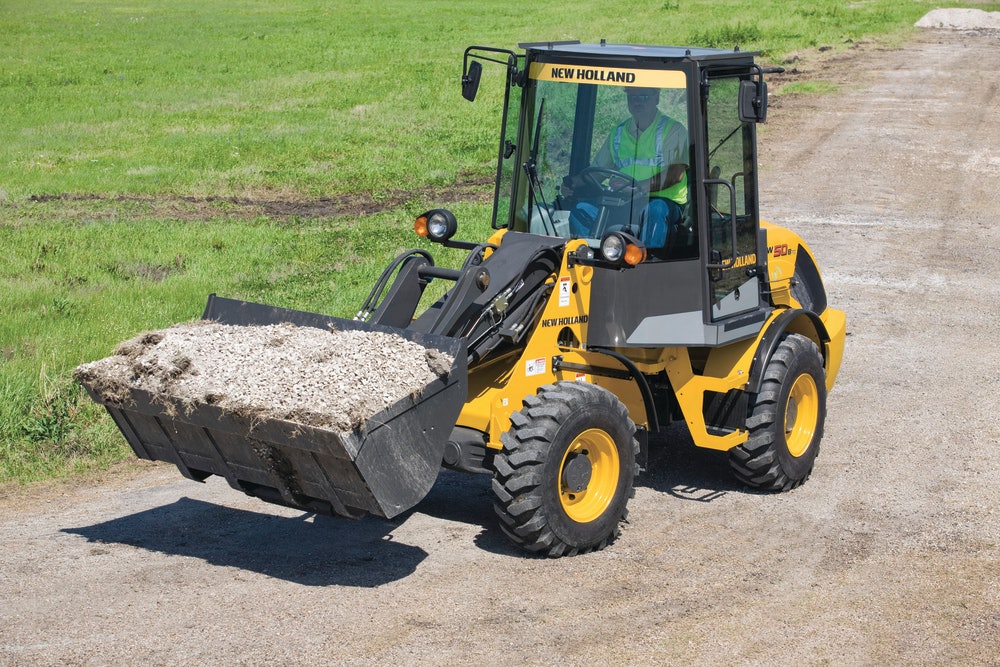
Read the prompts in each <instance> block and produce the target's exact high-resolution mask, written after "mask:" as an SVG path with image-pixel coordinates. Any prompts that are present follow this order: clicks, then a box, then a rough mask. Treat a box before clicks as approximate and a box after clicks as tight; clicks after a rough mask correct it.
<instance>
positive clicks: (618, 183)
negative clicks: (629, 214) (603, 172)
mask: <svg viewBox="0 0 1000 667" xmlns="http://www.w3.org/2000/svg"><path fill="white" fill-rule="evenodd" d="M629 185H632V181H630V180H629V179H627V178H622V177H621V176H612V177H611V178H609V179H608V187H609V188H611V189H612V190H621V189H622V188H625V187H628V186H629Z"/></svg>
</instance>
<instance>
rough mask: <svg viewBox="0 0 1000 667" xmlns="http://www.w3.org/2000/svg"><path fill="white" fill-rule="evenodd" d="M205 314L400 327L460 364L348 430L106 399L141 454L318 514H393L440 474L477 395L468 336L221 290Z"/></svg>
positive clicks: (235, 320)
mask: <svg viewBox="0 0 1000 667" xmlns="http://www.w3.org/2000/svg"><path fill="white" fill-rule="evenodd" d="M203 319H206V320H213V321H217V322H219V323H222V324H229V325H238V326H252V325H268V324H279V323H291V324H296V325H299V326H311V327H317V328H321V329H326V328H328V327H331V326H332V327H334V328H336V329H339V330H369V331H382V332H385V333H393V334H396V335H399V336H402V337H403V338H405V339H407V340H410V341H413V342H415V343H418V344H420V345H422V346H424V347H427V348H435V349H437V350H440V351H442V352H445V353H447V354H448V355H449V356H451V357H453V358H454V363H453V364H452V367H451V369H450V370H449V371H448V372H447V373H446V374H444V375H442V376H440V377H439V378H438V379H436V380H434V381H433V382H431V383H430V384H428V385H427V386H426V387H424V388H423V390H422V391H420V392H416V393H414V394H411V395H409V396H406V397H405V398H403V399H402V400H399V401H397V402H396V403H394V404H392V405H391V406H390V407H388V408H387V409H385V410H383V411H381V412H379V413H378V414H375V415H373V416H372V417H370V418H369V419H367V420H365V421H364V422H363V423H361V424H360V425H359V426H358V427H357V428H354V429H353V430H349V431H338V430H335V429H330V428H320V427H314V426H309V425H305V424H302V423H297V422H292V421H284V420H279V419H265V420H260V419H259V418H253V417H248V416H241V415H239V414H234V413H233V412H231V411H230V412H227V411H224V410H222V409H220V408H218V407H216V406H213V405H210V404H199V405H197V406H195V407H193V408H192V409H191V410H182V411H177V410H165V409H164V405H163V403H162V401H158V400H156V397H154V396H153V395H151V394H149V393H147V392H144V391H142V390H139V389H134V390H132V392H131V397H130V400H128V401H108V400H105V399H104V398H102V396H101V395H100V394H99V393H98V392H96V391H95V390H94V389H93V388H92V387H91V386H88V385H87V383H86V382H85V381H83V380H81V382H83V384H84V386H85V387H86V388H87V391H88V393H90V395H91V397H92V398H93V399H94V400H95V401H96V402H98V403H101V404H103V405H104V406H105V407H106V408H107V410H108V412H109V413H110V414H111V417H112V418H113V419H114V421H115V423H116V424H117V425H118V428H119V429H120V430H121V432H122V434H123V435H124V436H125V438H126V440H128V443H129V445H130V446H131V447H132V449H133V450H134V451H135V453H136V455H137V456H139V457H140V458H144V459H150V460H157V461H166V462H169V463H173V464H175V465H176V466H177V468H178V469H179V470H180V471H181V473H182V474H183V475H184V476H185V477H188V478H190V479H193V480H197V481H203V480H204V479H206V478H207V477H209V476H210V475H220V476H222V477H224V478H225V479H226V480H227V481H228V482H229V484H230V485H231V486H232V487H233V488H235V489H238V490H240V491H243V492H245V493H247V494H249V495H251V496H255V497H258V498H261V499H263V500H266V501H268V502H273V503H277V504H280V505H287V506H291V507H297V508H301V509H304V510H307V511H311V512H318V513H323V514H336V515H342V516H348V517H359V516H362V515H364V514H365V513H366V512H370V513H372V514H375V515H378V516H382V517H386V518H392V517H394V516H396V515H398V514H400V513H402V512H404V511H406V510H408V509H410V508H411V507H413V506H414V505H416V504H417V503H418V502H420V500H421V499H423V497H424V496H425V495H426V494H427V493H428V492H429V491H430V489H431V487H432V486H433V485H434V481H435V480H436V479H437V476H438V472H439V471H440V466H441V461H442V457H443V454H444V449H445V445H446V443H447V440H448V437H449V435H450V434H451V431H452V428H453V427H454V425H455V420H456V419H458V414H459V412H460V411H461V409H462V406H463V404H464V403H465V400H466V393H467V391H468V389H467V385H468V377H467V359H466V354H467V353H466V349H465V347H466V346H465V341H463V340H459V339H456V338H449V337H446V336H434V335H428V334H422V333H419V332H413V331H409V330H406V329H395V328H389V327H382V326H377V325H371V324H366V323H363V322H356V321H352V320H344V319H339V318H335V317H329V316H325V315H318V314H314V313H306V312H301V311H294V310H287V309H283V308H275V307H272V306H265V305H261V304H256V303H249V302H245V301H235V300H231V299H223V298H219V297H216V296H215V295H212V296H210V297H209V300H208V304H207V305H206V307H205V313H204V315H203Z"/></svg>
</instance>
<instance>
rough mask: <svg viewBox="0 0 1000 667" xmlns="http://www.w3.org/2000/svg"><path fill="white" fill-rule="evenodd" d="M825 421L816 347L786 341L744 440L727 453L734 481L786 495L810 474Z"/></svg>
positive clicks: (771, 364) (767, 374)
mask: <svg viewBox="0 0 1000 667" xmlns="http://www.w3.org/2000/svg"><path fill="white" fill-rule="evenodd" d="M825 420H826V372H825V371H824V369H823V357H822V356H820V353H819V350H818V349H817V348H816V345H815V343H813V342H812V341H811V340H809V339H808V338H806V337H805V336H801V335H799V334H790V335H788V336H787V337H786V338H785V339H784V340H783V341H781V343H780V344H779V345H778V348H777V349H776V350H775V351H774V354H773V355H772V357H771V359H770V361H768V363H767V368H765V370H764V381H763V383H762V384H761V389H760V393H758V394H757V398H756V400H755V401H754V404H753V406H752V407H751V408H750V414H749V416H748V417H747V422H746V424H747V428H748V429H749V430H750V437H749V439H748V440H747V441H746V442H745V443H743V444H742V445H739V446H737V447H734V448H733V449H731V450H730V451H729V463H730V466H731V467H732V470H733V473H734V474H735V475H736V477H737V478H738V479H739V480H740V481H742V482H744V483H746V484H749V485H750V486H754V487H757V488H759V489H763V490H766V491H788V490H790V489H794V488H795V487H797V486H799V485H800V484H802V483H803V482H805V481H806V479H808V477H809V475H810V473H812V469H813V464H814V463H815V462H816V457H817V456H818V455H819V443H820V440H821V439H822V438H823V422H824V421H825Z"/></svg>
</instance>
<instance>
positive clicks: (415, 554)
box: [62, 498, 427, 588]
mask: <svg viewBox="0 0 1000 667" xmlns="http://www.w3.org/2000/svg"><path fill="white" fill-rule="evenodd" d="M394 528H395V525H394V524H393V523H391V522H389V521H386V520H384V519H377V518H374V517H369V518H367V519H364V520H361V521H352V520H348V519H339V518H331V517H325V516H315V515H313V514H301V515H299V516H293V517H288V516H279V515H274V514H266V513H258V512H251V511H247V510H241V509H233V508H230V507H224V506H221V505H215V504H213V503H208V502H204V501H201V500H193V499H191V498H181V499H179V500H177V501H176V502H173V503H170V504H168V505H163V506H161V507H155V508H153V509H149V510H145V511H143V512H138V513H136V514H131V515H128V516H124V517H120V518H117V519H112V520H110V521H105V522H102V523H97V524H94V525H91V526H82V527H79V528H64V529H63V530H62V532H64V533H70V534H73V535H80V536H82V537H84V538H86V539H87V540H88V541H89V542H92V543H100V544H124V545H129V546H133V547H138V548H141V549H148V550H150V551H156V552H160V553H165V554H172V555H177V556H188V557H192V558H198V559H200V560H203V561H205V562H207V563H210V564H212V565H219V566H223V567H236V568H240V569H243V570H247V571H250V572H257V573H259V574H263V575H266V576H269V577H274V578H276V579H283V580H286V581H290V582H293V583H298V584H302V585H305V586H330V585H339V586H357V587H365V588H371V587H375V586H380V585H383V584H386V583H389V582H392V581H397V580H400V579H403V578H405V577H407V576H408V575H410V574H412V573H413V572H414V571H415V570H416V569H417V566H418V565H419V564H420V563H421V562H422V561H423V560H424V559H425V558H426V557H427V552H425V551H424V550H423V549H421V548H419V547H415V546H412V545H407V544H401V543H399V542H394V541H393V540H392V536H391V532H392V530H393V529H394Z"/></svg>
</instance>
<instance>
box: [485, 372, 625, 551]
mask: <svg viewBox="0 0 1000 667" xmlns="http://www.w3.org/2000/svg"><path fill="white" fill-rule="evenodd" d="M501 441H502V442H503V450H502V451H501V452H500V453H499V454H497V456H496V458H495V459H494V467H495V472H494V476H493V493H494V495H495V496H496V498H495V502H494V508H495V510H496V512H497V515H498V516H499V517H500V527H501V529H502V530H503V531H504V533H506V534H507V536H508V537H509V538H510V539H511V540H513V541H514V543H515V544H517V545H519V546H521V547H523V548H525V549H527V550H528V551H533V552H537V553H542V554H545V555H547V556H551V557H558V556H571V555H574V554H578V553H585V552H588V551H596V550H598V549H603V548H604V547H605V546H607V545H608V544H610V543H611V542H612V541H613V540H614V539H615V538H616V537H617V536H618V534H619V531H620V528H619V524H620V522H622V521H624V520H625V517H626V514H627V508H626V506H627V504H628V499H629V498H631V497H632V496H633V495H634V484H635V478H636V476H637V475H638V473H639V468H638V466H637V465H636V453H637V452H638V450H639V443H638V441H637V440H636V438H635V424H634V423H632V420H631V419H629V417H628V411H627V410H626V409H625V406H624V405H622V403H621V401H619V400H618V398H617V397H616V396H615V395H614V394H612V393H611V392H609V391H607V390H606V389H602V388H601V387H598V386H595V385H592V384H587V383H583V382H558V383H556V384H555V385H546V386H544V387H541V388H540V389H539V391H538V394H537V395H535V396H528V397H527V398H525V399H524V407H523V409H521V410H520V411H518V412H515V413H514V414H512V415H511V428H510V430H509V431H507V432H506V433H504V434H503V435H502V436H501Z"/></svg>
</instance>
